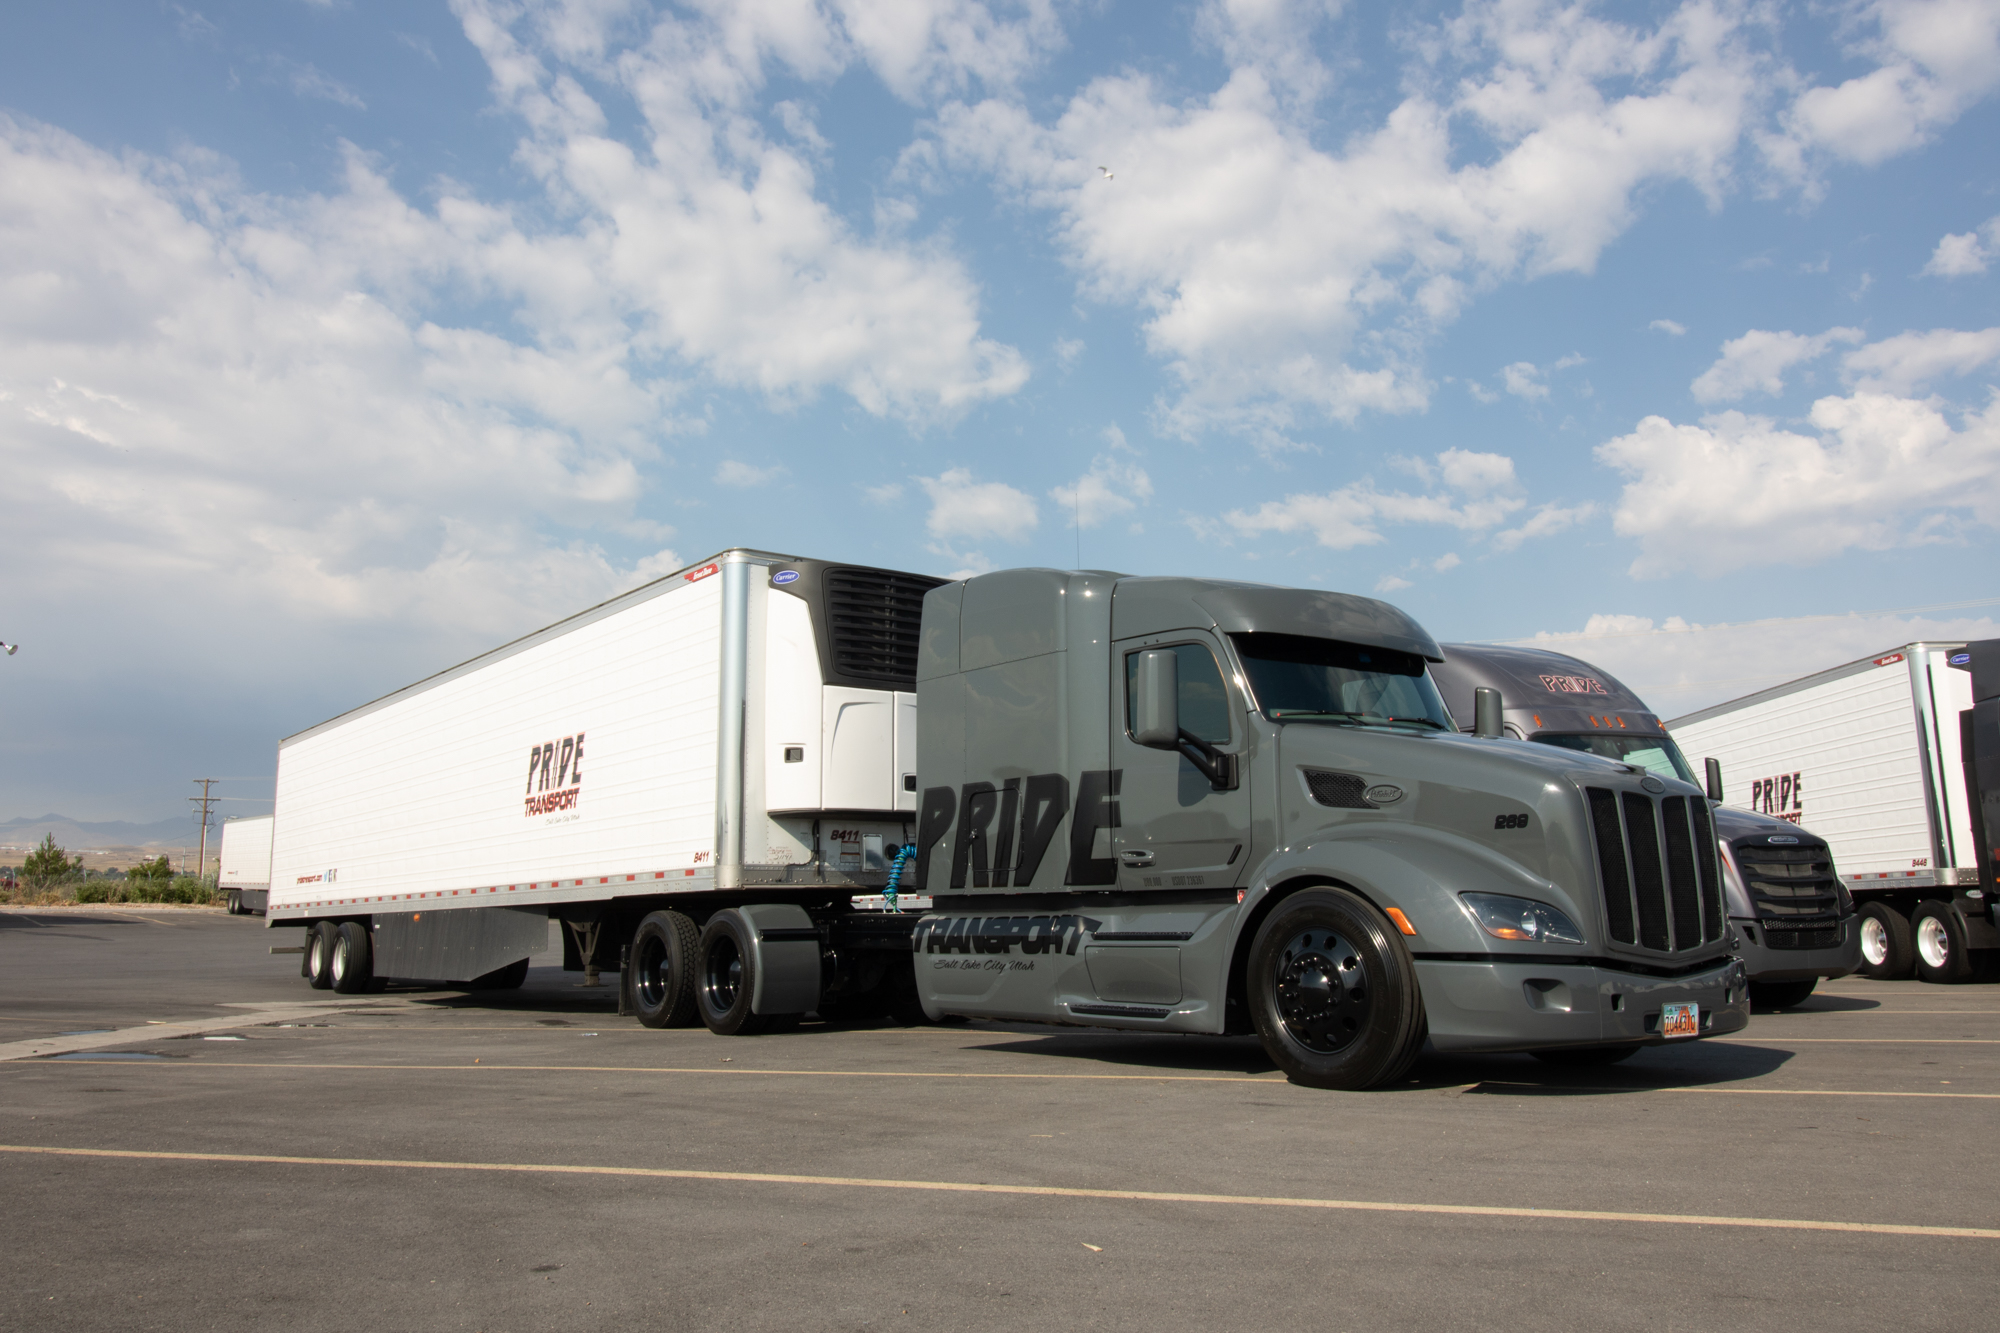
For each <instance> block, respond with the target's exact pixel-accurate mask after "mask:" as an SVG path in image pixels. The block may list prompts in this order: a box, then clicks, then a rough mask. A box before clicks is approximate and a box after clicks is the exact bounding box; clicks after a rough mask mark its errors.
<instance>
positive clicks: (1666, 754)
mask: <svg viewBox="0 0 2000 1333" xmlns="http://www.w3.org/2000/svg"><path fill="white" fill-rule="evenodd" d="M1442 647H1443V649H1444V661H1443V662H1440V663H1438V664H1437V665H1435V666H1433V667H1432V668H1431V675H1432V677H1433V679H1435V680H1436V681H1437V683H1438V688H1439V689H1440V690H1441V691H1443V693H1444V696H1445V701H1446V703H1447V704H1448V705H1450V706H1451V707H1452V709H1453V712H1454V713H1455V714H1456V715H1457V716H1458V717H1460V718H1468V717H1470V716H1471V715H1472V713H1471V705H1472V698H1473V691H1474V690H1476V689H1479V688H1482V687H1485V688H1491V689H1496V690H1498V691H1500V697H1501V701H1502V704H1503V708H1502V718H1503V723H1504V726H1505V728H1506V731H1507V734H1508V735H1510V736H1514V737H1516V738H1518V739H1522V740H1529V741H1534V742H1537V743H1539V744H1542V745H1555V746H1561V747H1562V748H1564V749H1568V750H1577V751H1582V752H1584V753H1588V754H1596V755H1602V756H1604V757H1605V758H1608V759H1615V760H1618V761H1621V762H1624V763H1630V764H1636V765H1638V766H1640V767H1642V768H1644V769H1646V770H1647V771H1649V772H1651V773H1654V774H1656V775H1657V776H1659V777H1662V778H1677V779H1679V780H1681V781H1683V782H1689V783H1692V782H1694V781H1695V775H1694V771H1693V769H1692V768H1690V767H1689V765H1688V761H1687V759H1686V757H1685V756H1684V755H1682V753H1681V750H1680V747H1679V746H1678V745H1676V744H1675V742H1674V740H1673V738H1672V737H1671V736H1670V735H1669V734H1668V733H1667V730H1666V728H1665V727H1664V726H1662V725H1661V723H1660V719H1659V717H1658V715H1657V714H1655V713H1653V712H1652V711H1651V710H1650V709H1648V708H1647V707H1646V703H1645V700H1643V699H1641V698H1640V697H1639V696H1638V695H1636V694H1634V693H1633V692H1632V691H1631V690H1630V689H1628V688H1627V687H1626V686H1625V685H1623V684H1621V683H1620V682H1619V681H1618V680H1616V679H1615V678H1613V677H1612V676H1611V675H1610V673H1608V672H1605V671H1602V670H1600V669H1599V668H1597V667H1595V666H1592V665H1591V664H1590V663H1588V662H1585V661H1582V660H1581V659H1579V658H1575V657H1571V656H1569V655H1567V654H1565V653H1555V652H1548V651H1546V650H1543V649H1534V648H1515V647H1504V646H1499V645H1493V644H1473V643H1447V644H1444V645H1442ZM1708 794H1709V796H1710V797H1711V798H1713V799H1711V800H1710V802H1709V806H1710V818H1711V819H1712V820H1713V821H1714V824H1715V835H1716V839H1717V842H1718V844H1719V847H1720V851H1721V854H1722V878H1723V887H1724V892H1725V899H1726V901H1727V904H1728V909H1729V919H1730V923H1731V924H1732V925H1733V926H1734V927H1735V929H1736V933H1737V937H1738V940H1739V941H1740V948H1739V954H1740V956H1741V957H1742V959H1743V964H1744V967H1745V968H1746V969H1747V970H1748V972H1749V976H1750V998H1751V1002H1752V1003H1753V1004H1754V1005H1756V1006H1757V1007H1759V1008H1773V1009H1777V1008H1787V1007H1790V1006H1792V1005H1796V1004H1800V1003H1803V1002H1804V1000H1805V999H1806V997H1807V996H1809V995H1811V994H1812V992H1813V988H1814V987H1815V986H1817V985H1818V984H1819V980H1820V978H1822V977H1826V978H1833V977H1844V976H1846V975H1848V974H1849V973H1850V972H1853V971H1854V970H1855V969H1856V968H1858V967H1859V966H1861V922H1860V919H1859V918H1858V917H1857V916H1856V914H1855V908H1854V900H1853V898H1852V897H1851V896H1850V895H1849V894H1848V891H1847V889H1846V887H1845V886H1844V885H1843V884H1842V883H1841V882H1840V877H1839V875H1837V874H1836V873H1835V871H1834V865H1833V853H1832V852H1831V850H1830V849H1829V848H1828V847H1827V845H1826V841H1825V839H1823V838H1819V837H1816V836H1814V835H1813V834H1811V833H1809V832H1807V831H1806V830H1805V829H1802V828H1800V827H1798V826H1797V825H1796V824H1792V823H1786V822H1785V821H1784V820H1781V819H1775V818H1772V817H1770V816H1768V815H1762V814H1758V813H1757V812H1755V811H1752V810H1745V809H1741V808H1738V807H1735V806H1729V805H1723V804H1721V803H1720V800H1721V793H1720V792H1719V791H1714V792H1710V793H1708Z"/></svg>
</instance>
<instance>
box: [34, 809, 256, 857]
mask: <svg viewBox="0 0 2000 1333" xmlns="http://www.w3.org/2000/svg"><path fill="white" fill-rule="evenodd" d="M51 833H53V834H54V835H55V838H56V845H57V846H59V847H62V848H65V849H66V850H68V851H72V852H74V851H77V850H79V849H81V848H85V847H193V846H194V845H196V843H198V842H199V841H200V839H201V830H200V829H199V828H197V827H195V822H194V820H193V818H191V817H190V816H187V815H183V816H181V817H180V818H179V819H162V820H159V821H157V822H155V823H152V824H135V823H133V822H132V821H131V820H129V819H109V820H88V819H71V818H70V817H69V816H68V815H40V816H38V817H36V818H33V819H9V820H6V821H5V822H0V843H12V844H16V845H22V846H25V845H28V844H31V843H39V842H40V841H41V840H42V839H43V838H44V837H46V836H47V835H49V834H51ZM218 836H220V831H219V830H218V829H211V830H210V831H209V835H208V840H209V842H210V843H211V844H213V843H214V842H215V840H216V838H217V837H218Z"/></svg>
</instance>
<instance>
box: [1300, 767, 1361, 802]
mask: <svg viewBox="0 0 2000 1333" xmlns="http://www.w3.org/2000/svg"><path fill="white" fill-rule="evenodd" d="M1299 771H1300V772H1301V773H1304V774H1305V775H1306V790H1307V791H1310V792H1311V793H1312V798H1313V799H1314V800H1315V801H1318V802H1319V803H1320V804H1321V805H1330V806H1332V807H1333V808H1334V809H1336V810H1376V809H1379V808H1380V807H1379V806H1377V805H1375V804H1374V803H1373V802H1371V801H1370V800H1368V798H1367V797H1365V796H1363V795H1362V793H1363V792H1365V791H1367V790H1368V781H1367V779H1365V778H1358V777H1356V776H1355V775H1354V774H1352V773H1329V772H1328V771H1327V770H1325V769H1323V768H1303V769H1300V770H1299Z"/></svg>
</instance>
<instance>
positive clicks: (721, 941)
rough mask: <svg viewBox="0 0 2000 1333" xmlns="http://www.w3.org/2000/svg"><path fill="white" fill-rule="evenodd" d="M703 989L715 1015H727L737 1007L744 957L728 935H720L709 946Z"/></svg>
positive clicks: (741, 983)
mask: <svg viewBox="0 0 2000 1333" xmlns="http://www.w3.org/2000/svg"><path fill="white" fill-rule="evenodd" d="M702 989H703V991H705V992H706V993H707V995H708V1007H709V1008H710V1009H711V1010H713V1011H714V1012H715V1013H718V1014H726V1013H728V1012H729V1011H730V1010H731V1009H734V1008H735V1007H736V996H737V994H738V993H739V992H740V991H741V990H742V989H743V955H742V954H741V953H740V952H738V951H737V948H736V941H735V940H732V939H730V938H729V937H728V936H727V935H718V936H717V937H716V939H715V943H713V944H712V945H710V946H709V950H708V965H707V967H705V968H704V969H703V975H702Z"/></svg>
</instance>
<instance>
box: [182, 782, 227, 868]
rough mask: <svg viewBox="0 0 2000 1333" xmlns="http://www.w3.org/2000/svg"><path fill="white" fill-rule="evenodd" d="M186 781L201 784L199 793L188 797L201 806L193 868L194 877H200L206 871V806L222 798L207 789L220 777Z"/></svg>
mask: <svg viewBox="0 0 2000 1333" xmlns="http://www.w3.org/2000/svg"><path fill="white" fill-rule="evenodd" d="M188 781H190V782H199V783H200V784H201V795H199V796H190V797H188V800H189V801H191V802H193V803H195V804H197V805H199V806H200V807H201V815H200V819H201V852H200V854H199V855H200V859H199V860H198V861H197V862H196V863H195V868H194V875H195V878H196V879H200V878H201V877H202V876H203V875H205V874H207V873H208V807H209V806H211V805H213V804H214V803H215V802H217V801H219V800H221V799H222V798H221V797H220V796H210V795H209V794H208V789H209V788H210V787H213V786H214V785H215V784H216V783H218V782H220V781H222V779H221V778H190V779H188Z"/></svg>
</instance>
